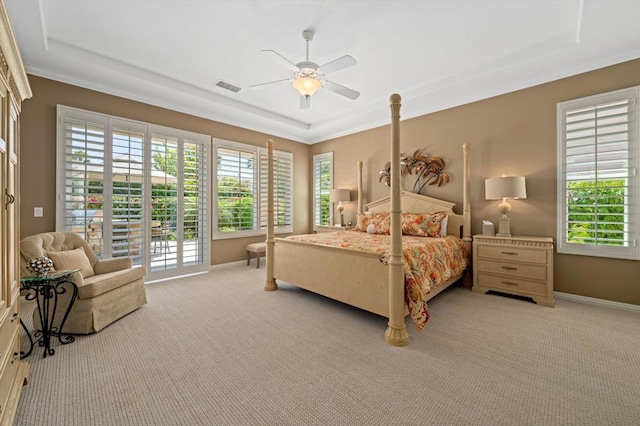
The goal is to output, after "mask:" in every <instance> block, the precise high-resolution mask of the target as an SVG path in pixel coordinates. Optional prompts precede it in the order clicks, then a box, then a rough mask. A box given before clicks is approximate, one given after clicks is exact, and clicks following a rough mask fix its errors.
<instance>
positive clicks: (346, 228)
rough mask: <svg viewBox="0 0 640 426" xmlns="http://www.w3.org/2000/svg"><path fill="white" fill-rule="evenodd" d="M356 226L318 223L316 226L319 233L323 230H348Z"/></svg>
mask: <svg viewBox="0 0 640 426" xmlns="http://www.w3.org/2000/svg"><path fill="white" fill-rule="evenodd" d="M353 228H355V226H330V225H318V226H317V227H316V232H317V233H318V234H320V233H323V232H341V231H348V230H350V229H353Z"/></svg>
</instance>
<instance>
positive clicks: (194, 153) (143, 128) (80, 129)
mask: <svg viewBox="0 0 640 426" xmlns="http://www.w3.org/2000/svg"><path fill="white" fill-rule="evenodd" d="M210 143H211V137H210V136H207V135H200V134H195V133H190V132H185V131H182V130H177V129H171V128H165V127H161V126H155V125H149V124H146V123H142V122H137V121H131V120H125V119H121V118H116V117H110V116H107V115H103V114H97V113H92V112H88V111H82V110H77V109H74V108H69V107H63V106H58V198H57V199H58V203H57V226H56V228H57V229H58V230H60V231H66V232H74V233H76V234H78V235H80V236H81V237H83V238H84V239H85V240H86V241H87V242H88V243H89V246H90V247H91V248H92V250H93V251H94V252H95V254H96V255H97V256H98V257H100V258H104V259H108V258H112V257H128V258H131V260H132V263H133V264H134V265H144V266H145V267H146V268H147V271H149V278H150V279H152V280H153V279H160V278H168V277H173V276H178V275H184V274H187V273H194V272H200V271H204V270H208V269H209V263H210V262H209V246H208V242H209V228H208V220H209V219H208V218H209V204H208V197H207V196H206V195H207V194H208V184H209V174H208V169H209V147H210Z"/></svg>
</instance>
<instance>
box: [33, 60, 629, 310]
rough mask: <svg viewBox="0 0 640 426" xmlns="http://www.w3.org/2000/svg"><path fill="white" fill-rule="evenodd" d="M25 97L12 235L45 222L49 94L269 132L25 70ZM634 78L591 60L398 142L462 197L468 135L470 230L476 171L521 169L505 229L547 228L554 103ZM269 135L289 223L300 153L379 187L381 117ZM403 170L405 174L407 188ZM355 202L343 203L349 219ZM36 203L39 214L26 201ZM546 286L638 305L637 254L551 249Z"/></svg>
mask: <svg viewBox="0 0 640 426" xmlns="http://www.w3.org/2000/svg"><path fill="white" fill-rule="evenodd" d="M29 79H30V83H31V86H32V89H33V93H34V97H33V99H30V100H28V101H25V102H24V104H23V114H22V171H21V197H22V199H21V203H22V208H21V236H26V235H31V234H34V233H37V232H45V231H51V230H53V229H55V161H54V160H53V159H54V158H55V108H56V105H57V104H63V105H68V106H73V107H77V108H82V109H87V110H91V111H96V112H101V113H105V114H111V115H115V116H120V117H126V118H130V119H134V120H140V121H145V122H149V123H157V124H161V125H165V126H169V127H175V128H179V129H185V130H190V131H193V132H199V133H204V134H209V135H212V136H214V137H218V138H223V139H228V140H234V141H238V142H244V143H250V144H253V145H261V146H262V145H263V144H264V141H265V140H266V139H267V138H268V137H269V135H266V134H262V133H258V132H253V131H250V130H246V129H242V128H238V127H234V126H229V125H225V124H221V123H217V122H214V121H210V120H206V119H202V118H197V117H193V116H190V115H187V114H181V113H177V112H174V111H169V110H166V109H163V108H157V107H153V106H150V105H146V104H142V103H139V102H134V101H130V100H126V99H123V98H118V97H114V96H109V95H105V94H103V93H99V92H94V91H90V90H86V89H82V88H79V87H75V86H70V85H67V84H63V83H58V82H54V81H51V80H47V79H43V78H38V77H34V76H30V77H29ZM639 84H640V60H635V61H631V62H626V63H623V64H620V65H616V66H613V67H608V68H604V69H601V70H596V71H593V72H589V73H585V74H581V75H578V76H574V77H570V78H566V79H562V80H558V81H555V82H551V83H547V84H544V85H540V86H536V87H533V88H529V89H525V90H521V91H517V92H513V93H509V94H506V95H502V96H497V97H494V98H491V99H487V100H483V101H479V102H474V103H471V104H468V105H463V106H460V107H457V108H452V109H448V110H445V111H440V112H437V113H433V114H429V115H425V116H422V117H417V118H414V119H409V120H405V121H403V122H402V127H401V137H402V148H401V149H402V150H403V152H405V153H412V152H413V151H414V150H416V149H420V148H426V152H428V153H429V154H432V155H438V156H442V157H444V159H445V161H446V162H447V171H448V172H449V173H450V175H451V178H452V180H451V182H450V183H449V184H447V185H444V186H442V187H440V188H437V187H432V186H430V187H429V189H428V190H427V192H426V194H428V195H432V196H434V197H438V198H443V199H447V200H450V201H454V202H456V203H459V204H461V202H462V195H461V191H462V183H461V178H462V164H461V162H462V159H461V152H462V144H463V143H469V144H470V145H471V158H472V161H471V179H472V183H471V202H472V214H473V222H472V228H473V232H474V233H478V232H480V230H481V222H482V220H483V219H487V220H491V221H493V222H494V223H497V221H498V216H499V215H498V212H497V202H495V201H485V200H484V179H485V178H488V177H493V176H500V175H502V174H522V175H525V176H526V177H527V193H528V198H527V199H526V200H514V201H513V202H512V203H511V204H512V206H513V210H512V212H511V214H510V216H511V221H512V233H514V234H515V235H517V234H520V235H535V236H552V237H554V239H555V234H556V104H557V103H558V102H561V101H564V100H569V99H575V98H579V97H583V96H588V95H593V94H597V93H602V92H606V91H610V90H616V89H621V88H625V87H630V86H635V85H639ZM275 140H276V147H277V149H282V150H284V151H290V152H293V153H294V217H295V222H294V232H295V233H303V232H307V231H308V230H309V229H310V228H311V219H310V212H311V202H312V201H311V198H310V193H311V185H312V183H311V178H310V173H311V170H310V158H311V156H312V155H314V154H319V153H323V152H328V151H333V152H334V172H335V187H345V188H351V189H352V199H353V200H355V199H356V193H355V191H356V187H357V183H356V161H358V160H362V161H363V162H364V192H365V201H372V200H375V199H378V198H381V197H383V196H386V195H387V194H388V190H387V187H386V186H384V185H383V184H380V183H378V172H379V171H380V170H381V169H382V167H383V166H384V164H385V163H386V162H387V161H388V160H389V146H388V141H389V128H388V126H387V127H381V128H376V129H372V130H368V131H365V132H360V133H357V134H354V135H350V136H345V137H342V138H338V139H334V140H330V141H326V142H322V143H319V144H315V145H312V146H311V147H308V146H306V145H304V144H299V143H296V142H293V141H289V140H280V139H277V138H276V139H275ZM412 184H413V181H412V180H409V179H407V180H406V181H405V187H406V188H407V189H411V186H412ZM356 205H357V204H356V202H352V203H351V204H349V205H348V206H347V208H346V209H345V220H354V219H355V213H356ZM35 206H43V207H44V208H45V217H44V218H34V217H33V207H35ZM261 240H263V237H254V238H241V239H234V240H222V241H214V242H213V247H212V264H217V263H224V262H229V261H234V260H239V259H243V258H244V256H245V252H244V246H245V245H246V244H247V243H248V242H253V241H261ZM555 266H556V268H555V281H556V286H555V287H556V291H560V292H566V293H572V294H577V295H583V296H589V297H596V298H601V299H607V300H613V301H619V302H624V303H632V304H638V305H640V286H638V278H637V277H638V276H640V262H638V261H628V260H615V259H603V258H593V257H586V256H569V255H558V254H556V256H555Z"/></svg>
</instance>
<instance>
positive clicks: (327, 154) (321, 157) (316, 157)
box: [311, 151, 333, 231]
mask: <svg viewBox="0 0 640 426" xmlns="http://www.w3.org/2000/svg"><path fill="white" fill-rule="evenodd" d="M325 159H328V160H329V161H330V165H329V169H330V170H329V189H328V192H327V195H329V193H330V192H331V188H333V151H331V152H325V153H322V154H316V155H314V156H313V159H312V163H311V167H312V174H313V176H312V179H313V183H312V185H313V194H312V200H313V210H312V215H313V219H312V223H313V230H314V231H316V230H317V229H318V227H319V226H331V224H332V223H333V208H331V203H329V223H327V224H323V223H319V220H318V219H319V218H318V217H317V215H316V213H317V211H318V204H317V203H318V193H317V191H318V188H317V185H316V182H317V179H316V177H317V176H316V170H317V169H316V163H317V162H318V161H322V160H325ZM319 196H320V197H321V196H322V194H319Z"/></svg>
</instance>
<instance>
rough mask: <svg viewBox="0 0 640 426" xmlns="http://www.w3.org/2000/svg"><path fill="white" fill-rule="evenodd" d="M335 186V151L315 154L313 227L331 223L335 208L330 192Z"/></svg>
mask: <svg viewBox="0 0 640 426" xmlns="http://www.w3.org/2000/svg"><path fill="white" fill-rule="evenodd" d="M331 188H333V152H327V153H325V154H318V155H314V156H313V227H314V229H315V228H316V227H317V226H322V225H331V222H332V219H333V214H332V213H333V209H332V208H331V203H330V202H329V192H330V191H331Z"/></svg>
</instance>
